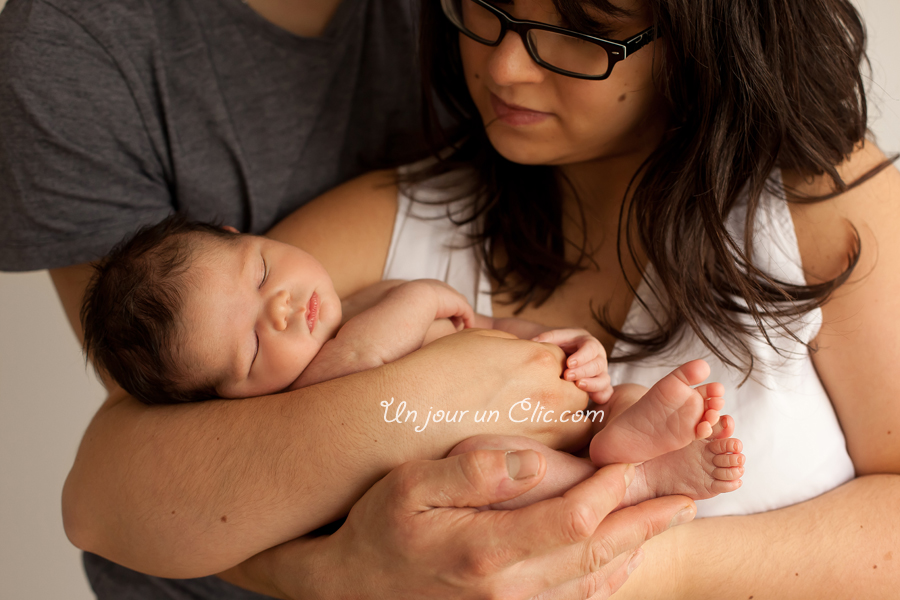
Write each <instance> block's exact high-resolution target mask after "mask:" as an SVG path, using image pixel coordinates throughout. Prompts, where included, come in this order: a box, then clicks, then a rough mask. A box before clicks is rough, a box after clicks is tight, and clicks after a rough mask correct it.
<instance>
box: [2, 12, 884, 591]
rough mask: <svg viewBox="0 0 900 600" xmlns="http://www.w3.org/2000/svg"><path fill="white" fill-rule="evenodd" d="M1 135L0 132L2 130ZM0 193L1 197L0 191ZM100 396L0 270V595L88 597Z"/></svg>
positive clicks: (40, 282)
mask: <svg viewBox="0 0 900 600" xmlns="http://www.w3.org/2000/svg"><path fill="white" fill-rule="evenodd" d="M5 1H6V0H0V9H2V7H3V5H4V4H5ZM857 4H858V6H859V7H860V8H861V10H862V13H863V17H864V18H865V21H866V23H867V25H868V30H869V39H870V42H869V44H870V45H869V50H870V56H871V59H872V80H871V81H870V82H869V85H868V90H869V99H870V106H871V111H870V113H871V120H870V127H871V129H872V131H873V132H874V134H875V136H876V139H877V141H878V144H879V145H880V147H881V148H882V149H883V150H884V151H886V152H897V151H900V41H898V36H897V33H896V31H897V28H898V26H900V1H898V0H857ZM0 135H2V132H0ZM2 193H3V190H0V194H2ZM102 398H103V390H102V388H101V387H100V385H99V384H98V383H97V381H96V380H95V378H94V376H93V374H92V373H91V372H90V371H89V370H86V369H85V367H84V362H83V361H82V358H81V352H80V350H79V347H78V344H77V342H76V341H75V337H74V335H73V334H72V331H71V329H70V328H69V324H68V322H67V321H66V318H65V316H64V315H63V312H62V308H61V307H60V305H59V302H58V301H57V298H56V294H55V292H54V290H53V287H52V285H51V283H50V278H49V277H48V275H47V272H46V271H42V272H37V273H24V274H14V273H12V274H11V273H0V509H2V511H0V598H2V599H3V600H25V599H27V600H32V599H34V600H44V599H50V598H66V599H67V600H90V599H91V598H93V594H92V593H91V592H90V589H89V588H88V585H87V582H86V580H85V577H84V574H83V572H82V569H81V559H80V556H79V552H78V550H76V549H75V548H74V547H73V546H72V545H70V544H69V542H68V540H67V539H66V536H65V533H64V532H63V528H62V518H61V516H60V492H61V490H62V485H63V481H64V480H65V477H66V473H67V472H68V470H69V467H70V466H71V464H72V460H73V459H74V456H75V451H76V449H77V447H78V442H79V440H80V439H81V435H82V432H84V430H85V427H87V424H88V421H89V420H90V418H91V415H92V414H93V413H94V411H95V410H96V409H97V408H98V407H99V406H100V403H101V400H102Z"/></svg>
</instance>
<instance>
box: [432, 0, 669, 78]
mask: <svg viewBox="0 0 900 600" xmlns="http://www.w3.org/2000/svg"><path fill="white" fill-rule="evenodd" d="M452 1H453V0H441V10H442V11H443V13H444V16H445V17H447V20H448V21H450V23H451V24H452V25H453V26H454V27H456V28H457V29H458V30H459V31H460V32H461V33H463V34H464V35H465V36H466V37H469V38H471V39H473V40H475V41H476V42H478V43H479V44H484V45H485V46H490V47H496V46H499V45H500V43H501V42H502V41H503V38H505V37H506V33H507V32H508V31H514V32H516V33H518V34H519V38H521V40H522V45H523V46H525V49H526V51H527V52H528V56H530V57H531V60H533V61H534V62H535V63H537V64H538V65H540V66H541V67H543V68H545V69H547V70H548V71H552V72H554V73H559V74H560V75H565V76H567V77H574V78H575V79H588V80H591V81H602V80H604V79H606V78H608V77H609V76H610V75H611V74H612V71H613V67H615V66H616V64H617V63H619V62H621V61H623V60H625V59H626V58H628V57H629V56H631V55H632V54H634V53H635V52H637V51H638V50H640V49H641V48H643V47H644V46H646V45H647V44H649V43H650V42H653V41H655V40H656V39H657V35H656V26H655V25H651V26H650V27H648V28H647V29H645V30H643V31H642V32H640V33H638V34H637V35H634V36H632V37H630V38H628V39H627V40H608V39H606V38H601V37H597V36H595V35H589V34H586V33H581V32H580V31H574V30H572V29H566V28H565V27H557V26H556V25H550V24H548V23H541V22H540V21H527V20H521V19H514V18H513V17H512V16H510V15H509V14H508V13H507V12H506V11H504V10H502V9H499V8H497V7H496V6H493V5H492V4H489V3H487V2H485V1H484V0H460V2H474V3H475V4H477V5H479V6H481V7H483V8H485V9H486V10H488V11H489V12H491V13H493V14H494V15H495V16H496V17H497V18H498V19H499V20H500V35H499V36H498V37H497V40H496V41H494V42H489V41H487V40H486V39H484V38H482V37H478V36H476V35H475V34H474V33H472V32H470V31H467V30H466V29H464V28H463V26H462V24H460V23H457V22H456V21H455V20H454V19H453V18H452V17H451V16H450V15H449V14H448V13H447V11H448V8H447V5H448V3H449V2H452ZM460 16H461V15H460ZM532 29H538V30H543V31H550V32H552V33H558V34H561V35H567V36H569V37H573V38H576V39H580V40H584V41H586V42H590V43H592V44H595V45H597V46H600V47H601V48H603V49H604V50H605V51H606V55H607V57H608V59H609V67H608V68H607V69H606V73H604V74H603V75H585V74H583V73H575V72H573V71H567V70H565V69H561V68H559V67H554V66H553V65H551V64H549V63H547V62H546V61H544V60H543V59H542V58H541V57H540V56H538V53H537V49H536V48H534V47H533V46H532V44H531V42H530V41H529V40H528V36H527V35H526V34H527V33H528V32H529V31H531V30H532Z"/></svg>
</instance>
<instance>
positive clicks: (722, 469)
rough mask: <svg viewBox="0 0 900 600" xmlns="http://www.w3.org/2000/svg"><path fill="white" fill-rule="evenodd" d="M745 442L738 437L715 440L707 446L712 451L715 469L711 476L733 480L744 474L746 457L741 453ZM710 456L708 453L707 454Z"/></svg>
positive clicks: (720, 479) (721, 479) (722, 479)
mask: <svg viewBox="0 0 900 600" xmlns="http://www.w3.org/2000/svg"><path fill="white" fill-rule="evenodd" d="M742 449H743V444H742V443H741V440H739V439H736V438H728V439H720V440H713V441H712V442H710V443H709V444H708V445H707V446H706V451H707V452H711V453H712V455H713V456H712V460H711V462H712V465H713V467H714V468H713V469H712V471H711V472H710V476H712V477H713V479H717V480H719V481H733V480H735V479H740V478H741V476H742V475H743V474H744V462H745V460H746V458H745V457H744V455H743V454H741V450H742ZM707 456H708V455H707Z"/></svg>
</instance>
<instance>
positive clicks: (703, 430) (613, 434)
mask: <svg viewBox="0 0 900 600" xmlns="http://www.w3.org/2000/svg"><path fill="white" fill-rule="evenodd" d="M707 377H709V365H707V364H706V362H705V361H702V360H693V361H691V362H689V363H685V364H684V365H682V366H681V367H679V368H677V369H675V370H674V371H672V372H671V373H670V374H668V375H666V376H665V377H663V378H662V379H660V380H659V381H658V382H656V385H654V386H653V387H652V388H650V390H648V391H647V393H646V394H644V396H643V397H642V398H641V399H640V400H638V401H637V402H635V403H634V404H633V405H632V406H631V407H629V408H628V409H627V410H626V411H625V412H623V413H622V414H621V415H619V416H618V417H616V418H615V419H614V420H613V421H612V422H610V423H609V424H608V425H607V426H606V427H605V428H604V429H602V430H601V431H599V432H598V433H597V434H596V435H595V436H594V439H593V440H591V460H592V461H593V463H594V464H595V465H608V464H611V463H620V462H625V463H639V462H644V461H648V460H651V459H653V458H656V457H657V456H661V455H663V454H667V453H669V452H672V451H673V450H678V449H680V448H684V447H685V446H687V445H688V444H690V443H691V442H692V441H694V440H699V439H703V438H706V437H708V436H709V435H711V433H712V431H713V429H712V428H713V426H714V425H715V424H716V423H717V422H718V420H719V411H720V410H722V408H723V407H724V406H725V401H724V400H723V399H722V395H723V394H724V393H725V388H724V387H723V386H722V384H720V383H709V384H707V385H703V386H700V387H698V388H696V389H695V388H693V387H691V386H694V385H697V384H698V383H700V382H701V381H703V380H704V379H706V378H707Z"/></svg>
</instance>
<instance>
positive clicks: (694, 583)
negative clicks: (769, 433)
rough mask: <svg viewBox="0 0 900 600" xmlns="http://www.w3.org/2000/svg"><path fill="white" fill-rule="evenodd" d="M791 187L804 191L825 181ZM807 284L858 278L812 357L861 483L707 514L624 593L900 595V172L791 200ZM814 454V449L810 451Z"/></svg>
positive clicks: (854, 169)
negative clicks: (818, 197) (772, 505)
mask: <svg viewBox="0 0 900 600" xmlns="http://www.w3.org/2000/svg"><path fill="white" fill-rule="evenodd" d="M881 160H883V155H882V154H881V153H880V152H879V151H878V150H877V148H874V147H873V146H871V145H867V146H866V147H865V148H864V149H861V150H859V151H857V152H856V153H855V154H854V156H853V157H852V160H850V161H849V162H848V163H847V164H845V165H843V167H842V170H843V174H844V178H845V180H846V181H853V180H854V179H855V178H856V177H858V176H859V175H861V174H862V173H864V172H866V171H867V170H868V168H870V167H871V166H873V165H876V164H878V163H879V162H880V161H881ZM786 183H788V184H789V185H791V186H792V187H793V188H795V189H798V190H800V191H802V192H803V193H806V194H821V193H824V192H827V191H830V189H829V187H828V186H827V185H825V184H824V183H822V182H821V180H818V179H816V180H811V181H802V180H800V179H799V178H794V177H791V176H790V174H786ZM791 208H792V213H793V217H794V223H795V227H796V230H797V235H798V241H799V243H800V249H801V255H802V258H803V266H804V268H805V270H806V271H807V273H808V279H809V281H810V282H811V283H812V282H814V281H817V280H822V279H826V278H830V277H833V276H834V275H835V274H837V273H838V272H840V270H841V269H843V268H845V266H846V265H845V264H844V262H843V261H845V259H846V255H847V252H848V249H849V248H850V247H851V245H850V244H851V243H852V239H853V238H852V233H851V230H850V228H849V223H852V224H853V226H854V227H855V228H856V230H857V231H858V233H859V236H860V239H861V242H862V254H861V258H860V262H859V265H858V266H857V268H856V271H855V272H854V274H853V276H852V277H851V280H850V281H849V282H848V283H847V284H845V285H844V286H843V287H842V288H841V289H840V290H839V291H838V292H837V293H836V294H835V295H834V297H833V298H832V299H831V300H829V302H828V303H827V304H826V305H825V306H824V307H823V319H824V323H823V326H822V329H821V331H820V333H819V336H818V338H817V339H816V345H817V347H818V349H817V350H816V352H815V353H814V354H813V355H812V356H813V362H814V364H815V366H816V370H817V372H818V374H819V377H820V378H821V380H822V382H823V383H824V385H825V388H826V389H827V391H828V394H829V396H830V398H831V400H832V403H833V404H834V407H835V411H836V413H837V415H838V418H839V419H840V422H841V427H842V428H843V430H844V435H845V437H846V439H847V448H848V450H849V452H850V456H851V458H852V459H853V464H854V466H855V467H856V472H857V476H858V477H857V478H856V479H854V480H853V481H850V482H848V483H847V484H845V485H842V486H840V487H839V488H837V489H835V490H832V491H831V492H828V493H827V494H823V495H822V496H819V497H817V498H814V499H812V500H810V501H808V502H804V503H801V504H797V505H794V506H789V507H785V508H782V509H779V510H775V511H772V512H768V513H762V514H757V515H750V516H742V517H719V518H711V519H701V520H698V521H696V522H694V523H691V524H690V525H689V526H686V527H684V528H679V529H678V530H677V531H673V532H669V533H668V534H666V535H663V536H659V537H658V538H656V539H654V540H652V541H651V542H650V543H648V544H647V545H646V546H645V550H646V552H647V558H648V560H647V561H646V564H647V567H646V568H643V567H642V569H641V571H640V572H638V573H635V576H634V577H632V579H631V580H629V582H628V584H626V586H625V587H623V588H622V590H621V591H620V592H619V594H620V595H619V596H617V598H618V597H621V598H623V599H625V598H631V597H635V598H638V597H640V598H648V597H650V598H653V597H665V598H691V599H703V598H716V599H725V598H735V599H741V600H746V599H747V598H749V597H751V596H753V597H755V598H773V597H778V598H853V597H858V596H861V595H864V596H865V597H866V598H895V597H896V595H897V591H896V590H897V589H898V588H900V562H898V559H900V554H898V555H897V556H896V557H895V554H896V550H897V549H898V548H900V512H898V510H897V499H898V498H900V475H898V473H900V401H898V399H900V378H898V377H897V376H896V373H897V369H896V365H897V364H898V362H900V319H898V318H897V315H898V314H900V174H898V173H897V170H896V169H894V168H889V169H888V170H887V171H886V172H883V173H881V174H880V175H878V176H876V177H875V178H874V179H872V180H871V181H869V182H867V183H865V184H863V185H861V186H860V187H858V188H855V189H853V190H851V191H849V192H847V193H845V194H842V195H841V196H839V197H838V198H836V199H834V200H829V201H825V202H822V203H818V204H809V205H792V207H791ZM809 451H810V452H815V451H816V449H815V448H810V449H809Z"/></svg>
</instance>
